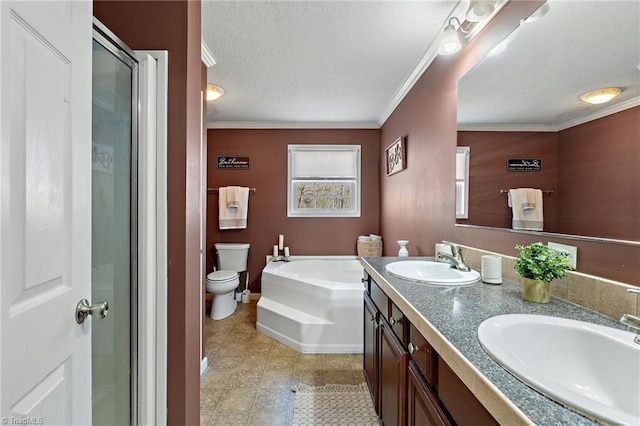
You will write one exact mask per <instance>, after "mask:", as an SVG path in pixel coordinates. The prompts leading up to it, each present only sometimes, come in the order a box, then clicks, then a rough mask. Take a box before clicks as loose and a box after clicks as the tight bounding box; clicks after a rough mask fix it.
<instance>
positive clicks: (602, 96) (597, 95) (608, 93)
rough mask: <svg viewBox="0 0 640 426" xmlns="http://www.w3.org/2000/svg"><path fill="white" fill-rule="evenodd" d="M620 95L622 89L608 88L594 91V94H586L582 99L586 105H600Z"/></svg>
mask: <svg viewBox="0 0 640 426" xmlns="http://www.w3.org/2000/svg"><path fill="white" fill-rule="evenodd" d="M619 94H620V89H618V88H617V87H607V88H606V89H599V90H594V91H593V92H589V93H585V94H584V95H582V96H580V99H582V100H583V101H584V102H586V103H589V104H592V105H598V104H603V103H605V102H609V101H610V100H611V99H613V98H615V97H616V96H618V95H619Z"/></svg>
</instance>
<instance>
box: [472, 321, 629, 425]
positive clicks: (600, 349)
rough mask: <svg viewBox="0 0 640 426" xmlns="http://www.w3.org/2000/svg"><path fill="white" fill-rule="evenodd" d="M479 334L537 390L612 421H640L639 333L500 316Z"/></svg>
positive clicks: (487, 348) (494, 354)
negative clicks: (637, 335) (635, 336)
mask: <svg viewBox="0 0 640 426" xmlns="http://www.w3.org/2000/svg"><path fill="white" fill-rule="evenodd" d="M478 338H479V339H480V343H481V344H482V347H483V348H484V349H485V351H486V352H487V353H488V354H489V355H490V356H491V357H492V358H493V359H495V360H496V361H497V362H498V363H499V364H500V365H501V366H502V367H504V368H505V369H506V370H507V371H509V372H510V373H511V374H513V375H514V376H516V377H517V378H518V379H520V380H521V381H523V382H524V383H526V384H527V385H529V386H531V387H532V388H534V389H535V390H537V391H538V392H540V393H542V394H544V395H546V396H548V397H550V398H551V399H554V400H556V401H558V402H560V403H561V404H563V405H565V406H567V407H569V408H572V409H574V410H575V411H578V412H580V413H583V414H585V415H587V416H589V417H592V418H595V419H597V420H601V421H604V422H606V423H611V424H619V425H636V426H637V425H639V424H640V345H638V344H637V343H634V341H633V339H634V334H633V333H630V332H628V331H623V330H617V329H614V328H610V327H605V326H601V325H596V324H590V323H586V322H582V321H575V320H570V319H565V318H556V317H548V316H543V315H500V316H496V317H493V318H489V319H488V320H486V321H484V322H483V323H482V324H480V327H479V328H478Z"/></svg>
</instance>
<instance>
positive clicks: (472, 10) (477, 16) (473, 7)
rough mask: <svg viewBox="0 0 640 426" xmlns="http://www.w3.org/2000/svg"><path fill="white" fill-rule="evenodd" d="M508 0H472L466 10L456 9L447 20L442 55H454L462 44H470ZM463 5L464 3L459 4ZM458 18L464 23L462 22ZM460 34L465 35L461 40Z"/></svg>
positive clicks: (442, 41)
mask: <svg viewBox="0 0 640 426" xmlns="http://www.w3.org/2000/svg"><path fill="white" fill-rule="evenodd" d="M506 3H507V0H491V1H487V0H472V1H471V3H470V4H469V7H468V8H467V9H466V10H464V9H461V8H460V7H464V6H460V7H457V8H456V9H454V11H453V12H452V14H451V15H449V16H450V18H449V19H448V20H447V25H446V26H445V27H444V30H443V31H442V37H441V38H440V48H439V49H438V52H439V53H440V54H441V55H452V54H454V53H456V52H458V51H459V50H460V49H461V48H462V42H463V41H464V42H465V43H469V42H470V41H471V40H473V38H474V37H475V36H476V35H477V34H478V33H479V32H480V31H482V29H483V28H484V27H485V26H486V25H487V23H489V21H491V19H492V18H493V17H494V16H495V15H496V14H497V13H498V11H499V10H500V9H502V7H503V6H504V5H505V4H506ZM459 4H462V3H459ZM458 16H463V17H464V18H460V19H462V20H463V22H460V19H459V18H458ZM459 32H461V33H462V34H463V37H462V39H461V37H460V34H459Z"/></svg>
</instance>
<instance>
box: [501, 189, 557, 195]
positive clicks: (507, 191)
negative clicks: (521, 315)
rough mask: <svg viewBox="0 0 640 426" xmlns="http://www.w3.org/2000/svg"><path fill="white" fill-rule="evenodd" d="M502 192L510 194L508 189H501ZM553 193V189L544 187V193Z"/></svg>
mask: <svg viewBox="0 0 640 426" xmlns="http://www.w3.org/2000/svg"><path fill="white" fill-rule="evenodd" d="M500 193H501V194H508V193H509V190H508V189H501V190H500ZM552 194H553V191H552V190H550V189H543V190H542V195H552Z"/></svg>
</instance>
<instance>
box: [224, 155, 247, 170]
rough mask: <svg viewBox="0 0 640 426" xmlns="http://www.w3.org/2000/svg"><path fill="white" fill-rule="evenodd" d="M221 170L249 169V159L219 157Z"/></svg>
mask: <svg viewBox="0 0 640 426" xmlns="http://www.w3.org/2000/svg"><path fill="white" fill-rule="evenodd" d="M218 168H219V169H248V168H249V157H235V156H232V155H228V156H224V157H222V156H218Z"/></svg>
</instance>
